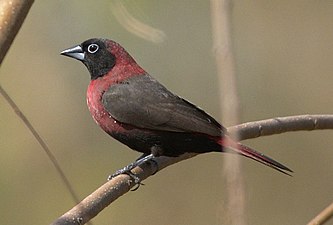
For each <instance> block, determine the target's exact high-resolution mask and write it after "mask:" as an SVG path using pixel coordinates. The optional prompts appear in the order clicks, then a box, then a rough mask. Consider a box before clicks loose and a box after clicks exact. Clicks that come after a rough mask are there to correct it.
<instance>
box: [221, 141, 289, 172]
mask: <svg viewBox="0 0 333 225" xmlns="http://www.w3.org/2000/svg"><path fill="white" fill-rule="evenodd" d="M218 143H219V144H220V145H221V146H223V147H224V148H230V149H231V150H233V151H234V152H236V153H238V154H240V155H243V156H245V157H248V158H251V159H254V160H256V161H258V162H260V163H262V164H265V165H266V166H269V167H272V168H273V169H276V170H278V171H280V172H281V173H284V174H287V175H289V176H291V175H290V174H289V173H288V172H293V171H292V170H291V169H289V168H288V167H286V166H284V165H282V164H281V163H279V162H277V161H275V160H274V159H271V158H269V157H267V156H265V155H264V154H262V153H260V152H257V151H255V150H254V149H251V148H249V147H247V146H245V145H243V144H241V143H239V142H235V141H234V140H232V139H231V138H229V137H223V138H221V139H219V140H218Z"/></svg>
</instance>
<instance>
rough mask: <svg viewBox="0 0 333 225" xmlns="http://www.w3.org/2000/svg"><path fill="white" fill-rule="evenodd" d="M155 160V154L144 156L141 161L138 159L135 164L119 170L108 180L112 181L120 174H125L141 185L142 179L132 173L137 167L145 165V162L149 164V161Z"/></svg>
mask: <svg viewBox="0 0 333 225" xmlns="http://www.w3.org/2000/svg"><path fill="white" fill-rule="evenodd" d="M154 158H155V156H154V155H153V154H149V155H146V154H144V155H142V156H141V157H140V158H139V159H137V160H136V161H135V162H133V163H131V164H129V165H127V166H125V167H124V168H122V169H120V170H117V171H116V172H115V173H114V174H112V175H110V176H109V177H108V180H111V179H112V178H114V177H116V176H118V175H120V174H124V173H125V174H128V175H129V176H130V177H131V178H133V179H134V182H135V183H136V184H140V178H139V177H137V176H135V174H133V173H132V172H131V170H132V169H134V168H135V167H137V166H140V165H142V164H143V163H145V162H147V161H149V160H152V159H154Z"/></svg>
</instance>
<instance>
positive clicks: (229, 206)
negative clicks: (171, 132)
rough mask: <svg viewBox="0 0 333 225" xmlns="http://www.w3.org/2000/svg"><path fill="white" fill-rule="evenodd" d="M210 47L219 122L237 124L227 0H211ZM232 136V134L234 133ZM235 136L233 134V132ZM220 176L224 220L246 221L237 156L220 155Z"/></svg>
mask: <svg viewBox="0 0 333 225" xmlns="http://www.w3.org/2000/svg"><path fill="white" fill-rule="evenodd" d="M210 2H211V15H212V33H213V51H214V54H215V59H216V67H217V74H218V81H219V84H220V93H221V96H220V97H221V100H222V104H221V113H222V119H223V120H222V121H223V122H224V123H223V124H225V125H227V126H229V125H230V124H238V123H239V119H238V112H239V100H238V95H237V84H236V76H235V69H234V59H233V54H232V43H231V40H230V33H231V32H230V16H231V13H230V11H231V5H230V1H228V0H211V1H210ZM234 137H235V135H234ZM236 138H237V135H236ZM224 159H225V160H224V163H223V165H224V168H223V171H224V177H225V181H226V195H227V202H226V205H225V208H224V209H223V210H224V211H225V212H226V215H225V218H226V221H225V223H226V224H237V225H242V224H246V219H245V209H244V208H245V192H244V184H243V177H242V173H241V164H240V160H239V159H240V157H234V155H232V154H230V155H229V154H225V155H224Z"/></svg>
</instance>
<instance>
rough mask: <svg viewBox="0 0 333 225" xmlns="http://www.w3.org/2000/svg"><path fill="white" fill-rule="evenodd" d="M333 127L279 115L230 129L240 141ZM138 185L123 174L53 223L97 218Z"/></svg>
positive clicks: (332, 121)
mask: <svg viewBox="0 0 333 225" xmlns="http://www.w3.org/2000/svg"><path fill="white" fill-rule="evenodd" d="M323 129H333V115H300V116H289V117H278V118H274V119H268V120H261V121H256V122H249V123H244V124H240V125H237V126H234V127H230V128H229V129H228V131H230V132H231V133H234V132H237V134H238V136H237V137H238V138H239V140H245V139H250V138H256V137H260V136H267V135H273V134H280V133H285V132H290V131H304V130H306V131H311V130H323ZM196 155H197V154H185V155H182V156H180V157H177V158H170V157H159V158H158V159H157V160H156V164H155V163H146V164H144V165H142V166H140V167H136V168H134V169H133V170H132V172H133V173H134V174H135V175H136V176H138V177H139V178H140V179H141V180H145V179H146V178H148V177H149V176H151V175H153V174H154V173H155V171H156V170H157V169H158V170H159V171H160V170H162V169H163V168H165V167H167V166H170V165H172V164H175V163H177V162H180V161H182V160H185V159H189V158H191V157H194V156H196ZM134 186H135V184H134V183H133V180H131V178H130V177H129V176H128V175H126V174H122V175H120V176H118V177H116V178H114V179H112V180H110V181H108V182H106V183H105V184H103V185H102V186H101V187H100V188H98V189H97V190H96V191H94V192H93V193H92V194H90V195H89V196H88V197H86V198H85V199H83V200H82V201H81V202H80V203H79V204H78V205H76V206H75V207H73V208H72V209H71V210H69V211H68V212H66V213H65V214H63V215H62V216H61V217H59V218H58V219H57V220H55V221H54V222H53V223H52V225H78V224H80V225H82V224H85V223H86V222H88V221H89V220H91V219H92V218H93V217H95V216H96V215H97V214H98V213H99V212H101V211H102V210H103V209H104V208H105V207H107V206H108V205H110V204H111V203H112V202H114V201H115V200H116V199H118V198H119V197H120V196H122V195H123V194H125V193H126V192H128V191H129V190H131V188H133V187H134Z"/></svg>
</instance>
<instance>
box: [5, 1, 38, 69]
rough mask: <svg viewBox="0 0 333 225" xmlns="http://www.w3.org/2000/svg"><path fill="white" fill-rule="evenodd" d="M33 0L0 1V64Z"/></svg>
mask: <svg viewBox="0 0 333 225" xmlns="http://www.w3.org/2000/svg"><path fill="white" fill-rule="evenodd" d="M33 2H34V0H10V1H6V0H2V1H0V65H1V63H2V61H3V59H4V57H5V55H6V54H7V51H8V49H9V47H10V46H11V44H12V42H13V40H14V38H15V36H16V34H17V32H18V31H19V30H20V27H21V25H22V23H23V21H24V19H25V17H26V16H27V14H28V12H29V9H30V7H31V6H32V3H33Z"/></svg>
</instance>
